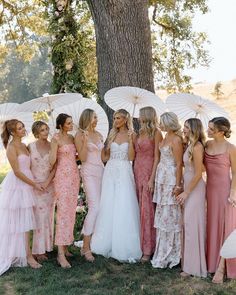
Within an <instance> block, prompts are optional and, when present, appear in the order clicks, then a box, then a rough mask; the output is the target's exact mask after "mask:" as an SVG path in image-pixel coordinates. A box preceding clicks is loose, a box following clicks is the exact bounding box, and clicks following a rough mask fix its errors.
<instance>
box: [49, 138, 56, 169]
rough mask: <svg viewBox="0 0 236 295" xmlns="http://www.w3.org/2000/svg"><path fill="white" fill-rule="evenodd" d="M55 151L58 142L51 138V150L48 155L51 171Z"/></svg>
mask: <svg viewBox="0 0 236 295" xmlns="http://www.w3.org/2000/svg"><path fill="white" fill-rule="evenodd" d="M57 150H58V141H57V139H56V138H55V137H53V138H52V141H51V150H50V153H49V163H50V166H51V169H52V168H53V167H54V165H55V164H56V161H57Z"/></svg>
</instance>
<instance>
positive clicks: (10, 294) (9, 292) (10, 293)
mask: <svg viewBox="0 0 236 295" xmlns="http://www.w3.org/2000/svg"><path fill="white" fill-rule="evenodd" d="M3 287H4V291H5V293H4V295H15V294H16V293H15V291H14V288H13V282H6V283H4V285H3Z"/></svg>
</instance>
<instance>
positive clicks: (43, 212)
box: [29, 142, 54, 254]
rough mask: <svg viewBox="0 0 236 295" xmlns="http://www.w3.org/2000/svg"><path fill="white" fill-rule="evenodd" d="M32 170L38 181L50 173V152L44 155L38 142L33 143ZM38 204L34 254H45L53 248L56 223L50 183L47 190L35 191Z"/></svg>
mask: <svg viewBox="0 0 236 295" xmlns="http://www.w3.org/2000/svg"><path fill="white" fill-rule="evenodd" d="M29 148H30V158H31V171H32V174H33V176H34V179H35V181H36V182H39V183H40V182H44V181H46V180H47V178H48V176H49V174H50V164H49V153H48V154H46V155H44V156H43V157H42V156H41V155H40V153H39V152H38V150H37V147H36V143H35V142H34V143H31V144H30V145H29ZM35 195H36V197H37V206H36V210H35V218H36V223H37V229H36V230H34V234H33V247H32V253H33V254H44V253H46V252H50V251H52V250H53V225H54V220H53V217H54V190H53V185H52V184H50V185H49V186H48V187H47V190H46V191H45V192H40V191H35Z"/></svg>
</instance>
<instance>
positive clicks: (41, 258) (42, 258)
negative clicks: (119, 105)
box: [34, 254, 48, 263]
mask: <svg viewBox="0 0 236 295" xmlns="http://www.w3.org/2000/svg"><path fill="white" fill-rule="evenodd" d="M34 256H35V258H36V260H37V261H38V262H39V263H41V262H43V261H47V260H48V257H47V255H46V254H38V255H34Z"/></svg>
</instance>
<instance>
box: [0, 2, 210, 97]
mask: <svg viewBox="0 0 236 295" xmlns="http://www.w3.org/2000/svg"><path fill="white" fill-rule="evenodd" d="M87 4H88V5H87ZM197 11H201V12H202V13H206V12H207V5H206V0H150V1H148V0H136V1H133V0H116V1H115V0H93V1H90V0H87V1H85V0H67V1H66V0H64V1H63V0H57V1H56V0H49V1H40V0H30V1H29V0H22V1H19V0H18V1H17V0H11V1H9V0H0V24H1V33H2V36H3V38H2V39H1V46H0V59H2V66H1V77H0V87H1V88H0V92H1V93H5V94H4V95H5V96H4V97H5V99H8V100H15V96H12V95H10V96H9V95H8V94H6V93H9V87H10V86H9V85H8V82H6V80H7V79H8V80H7V81H10V80H11V79H13V77H11V75H10V72H9V70H8V71H5V72H4V70H5V68H7V69H9V68H11V67H10V65H9V64H8V63H10V59H9V58H8V59H7V58H6V57H7V56H9V55H12V48H14V49H15V50H14V56H15V58H16V60H17V59H19V58H22V60H23V61H28V62H29V63H28V64H27V63H25V64H24V63H23V64H24V66H25V67H28V66H32V63H31V61H32V60H33V59H34V58H36V56H39V57H40V55H41V52H40V48H44V49H47V51H48V54H49V60H50V61H51V64H52V65H53V66H52V67H51V66H50V65H49V63H48V61H47V58H46V59H45V66H48V71H49V72H51V74H52V76H53V78H52V83H51V88H50V87H49V85H48V84H47V83H46V84H45V88H47V89H45V88H44V89H45V91H43V92H60V91H65V90H66V91H75V92H77V91H79V92H81V93H83V94H84V95H87V96H90V95H91V94H94V93H98V95H99V97H100V100H102V99H103V95H104V93H105V92H106V91H107V90H108V89H110V88H112V87H115V86H120V85H133V86H139V87H143V88H146V89H149V90H152V91H153V90H154V84H155V87H156V88H157V87H159V88H160V87H164V88H167V89H168V90H169V91H176V90H184V91H189V90H190V89H191V77H189V76H188V75H187V74H186V69H187V68H195V67H197V66H198V65H207V64H208V62H209V58H208V55H207V52H206V50H205V49H204V48H205V47H204V45H205V44H206V42H207V39H206V35H205V34H204V33H201V32H200V33H199V32H194V31H193V28H192V18H193V17H194V14H195V13H196V12H197ZM95 36H96V42H95ZM95 43H96V45H97V50H96V53H95ZM9 48H10V49H11V50H9ZM12 58H13V56H12ZM4 59H5V62H4V63H3V61H4ZM41 62H43V61H41ZM97 65H98V69H97ZM22 67H23V65H22ZM3 68H4V69H3ZM39 71H40V69H39ZM21 72H22V75H19V76H17V78H16V77H15V78H14V79H17V80H19V79H20V80H22V83H23V84H24V83H25V82H24V81H25V74H24V75H23V73H24V70H23V69H22V70H21ZM36 72H37V71H36ZM3 73H4V74H3ZM97 73H98V75H97ZM6 75H7V76H8V78H6ZM38 75H40V74H38ZM2 79H3V80H4V81H5V82H4V83H3V82H2ZM35 81H36V80H35ZM48 81H51V80H50V79H49V80H48ZM2 85H4V86H3V89H2ZM13 86H15V87H17V88H18V90H16V91H15V93H17V96H18V97H19V98H18V100H19V101H22V100H26V99H28V98H32V95H33V94H35V91H34V90H33V89H31V88H32V87H34V88H35V87H36V86H35V85H33V83H28V84H27V87H29V88H27V87H22V88H20V87H19V85H13ZM13 86H12V87H13ZM21 89H22V90H21ZM27 89H28V90H27ZM41 89H42V88H41ZM23 90H24V91H23ZM25 90H27V91H28V92H27V93H28V94H27V95H26V93H25ZM12 91H13V90H12ZM42 94H43V93H40V94H39V95H42ZM1 97H3V95H1Z"/></svg>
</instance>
